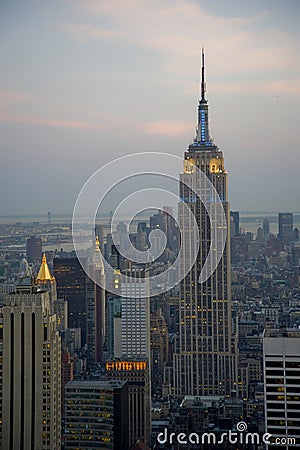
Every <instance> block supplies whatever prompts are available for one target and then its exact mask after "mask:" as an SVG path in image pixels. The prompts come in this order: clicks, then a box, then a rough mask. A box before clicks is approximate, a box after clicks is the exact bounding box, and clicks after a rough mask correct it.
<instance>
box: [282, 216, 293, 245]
mask: <svg viewBox="0 0 300 450" xmlns="http://www.w3.org/2000/svg"><path fill="white" fill-rule="evenodd" d="M292 236H293V213H279V214H278V237H279V239H280V240H281V241H283V242H286V243H288V242H289V241H291V240H292Z"/></svg>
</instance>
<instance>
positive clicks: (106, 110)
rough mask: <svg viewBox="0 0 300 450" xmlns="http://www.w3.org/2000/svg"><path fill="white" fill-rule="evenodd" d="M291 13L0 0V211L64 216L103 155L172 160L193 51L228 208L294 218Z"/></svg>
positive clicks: (274, 1) (262, 1)
mask: <svg viewBox="0 0 300 450" xmlns="http://www.w3.org/2000/svg"><path fill="white" fill-rule="evenodd" d="M299 17H300V2H299V0H285V1H282V0H252V1H251V2H249V1H247V0H213V1H209V0H111V1H107V0H45V1H38V0H36V1H32V0H26V1H25V2H24V1H23V2H21V1H15V0H2V1H1V2H0V36H1V38H0V61H1V70H0V136H1V139H0V148H1V165H0V167H1V177H0V215H8V214H35V213H38V214H44V213H45V214H47V211H52V212H53V213H55V214H60V213H71V212H72V210H73V207H74V203H75V200H76V197H77V195H78V193H79V191H80V189H81V187H82V185H83V184H84V182H85V181H86V180H87V178H88V177H89V176H90V175H91V174H92V173H93V172H94V171H95V170H97V169H98V168H100V167H101V166H103V165H104V164H105V163H108V162H109V161H111V160H113V159H114V158H117V157H120V156H125V155H127V154H130V153H136V152H143V151H159V152H166V153H171V154H173V155H176V156H182V155H183V152H184V150H185V149H186V147H187V146H188V145H189V143H191V142H192V140H193V138H194V135H195V127H196V120H197V104H198V98H199V78H200V64H201V63H200V59H201V47H202V45H203V46H204V47H205V51H206V81H207V98H208V101H209V106H210V130H211V134H212V136H213V137H214V141H215V143H216V144H217V145H218V146H219V147H220V149H221V150H223V152H224V156H225V165H226V168H227V170H228V173H229V198H230V203H231V209H234V210H240V211H251V210H252V211H261V212H264V211H265V212H267V211H299V210H300V201H299V187H300V175H299V167H300V156H299V155H300V146H299V144H300V126H299V115H300V113H299V111H300V29H299ZM125 169H126V168H124V170H125Z"/></svg>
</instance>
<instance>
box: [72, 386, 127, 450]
mask: <svg viewBox="0 0 300 450" xmlns="http://www.w3.org/2000/svg"><path fill="white" fill-rule="evenodd" d="M127 405H128V387H127V382H126V381H125V380H123V381H107V380H105V381H104V380H99V381H91V380H84V381H70V382H69V383H67V384H66V390H65V432H64V445H65V448H66V449H70V450H71V449H72V450H76V449H83V448H86V449H89V450H94V449H103V450H104V449H107V450H109V449H111V450H127V449H128V406H127Z"/></svg>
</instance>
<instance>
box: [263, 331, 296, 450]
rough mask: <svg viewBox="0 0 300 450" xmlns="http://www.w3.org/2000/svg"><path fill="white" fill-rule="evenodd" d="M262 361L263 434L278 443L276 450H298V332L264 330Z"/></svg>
mask: <svg viewBox="0 0 300 450" xmlns="http://www.w3.org/2000/svg"><path fill="white" fill-rule="evenodd" d="M263 361H264V386H265V394H264V396H265V423H266V431H267V432H268V433H270V434H272V442H274V440H275V439H276V438H279V439H280V443H281V445H276V449H279V450H286V449H291V448H295V449H297V448H298V449H299V448H300V331H299V330H286V331H280V330H278V329H266V330H265V332H264V337H263ZM290 439H295V442H294V441H291V440H290ZM268 448H269V449H271V448H273V446H268Z"/></svg>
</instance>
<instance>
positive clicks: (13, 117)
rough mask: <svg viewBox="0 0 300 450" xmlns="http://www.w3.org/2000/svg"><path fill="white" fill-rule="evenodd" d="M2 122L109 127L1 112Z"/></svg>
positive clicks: (68, 126)
mask: <svg viewBox="0 0 300 450" xmlns="http://www.w3.org/2000/svg"><path fill="white" fill-rule="evenodd" d="M0 122H12V123H24V124H33V125H46V126H49V127H60V128H73V129H77V130H89V131H91V130H103V129H107V128H108V127H107V126H106V125H100V124H95V123H89V122H84V121H80V120H63V119H39V118H34V117H22V116H17V115H8V114H5V113H0Z"/></svg>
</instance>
